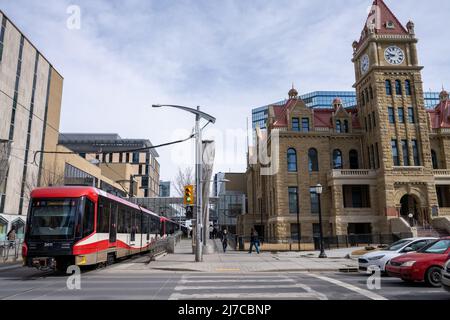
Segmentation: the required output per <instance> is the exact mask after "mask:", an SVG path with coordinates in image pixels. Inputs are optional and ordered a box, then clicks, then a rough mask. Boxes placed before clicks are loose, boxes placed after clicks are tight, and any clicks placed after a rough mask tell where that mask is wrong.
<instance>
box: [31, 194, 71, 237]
mask: <svg viewBox="0 0 450 320" xmlns="http://www.w3.org/2000/svg"><path fill="white" fill-rule="evenodd" d="M79 202H80V201H79V200H78V199H52V200H33V203H32V207H31V216H30V219H31V220H30V221H31V230H30V236H31V237H33V238H39V237H44V238H55V239H61V238H62V239H71V238H73V236H74V231H75V221H76V217H77V213H78V212H79Z"/></svg>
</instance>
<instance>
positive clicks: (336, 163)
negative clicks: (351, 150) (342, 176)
mask: <svg viewBox="0 0 450 320" xmlns="http://www.w3.org/2000/svg"><path fill="white" fill-rule="evenodd" d="M343 168H344V163H343V161H342V152H341V150H338V149H337V150H334V151H333V169H343Z"/></svg>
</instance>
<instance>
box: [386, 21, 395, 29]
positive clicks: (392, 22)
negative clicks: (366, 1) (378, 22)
mask: <svg viewBox="0 0 450 320" xmlns="http://www.w3.org/2000/svg"><path fill="white" fill-rule="evenodd" d="M386 29H395V24H394V21H388V22H386Z"/></svg>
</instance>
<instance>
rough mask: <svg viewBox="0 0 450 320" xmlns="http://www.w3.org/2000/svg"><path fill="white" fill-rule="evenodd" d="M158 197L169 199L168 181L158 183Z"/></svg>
mask: <svg viewBox="0 0 450 320" xmlns="http://www.w3.org/2000/svg"><path fill="white" fill-rule="evenodd" d="M159 196H160V197H161V198H168V197H170V181H160V182H159Z"/></svg>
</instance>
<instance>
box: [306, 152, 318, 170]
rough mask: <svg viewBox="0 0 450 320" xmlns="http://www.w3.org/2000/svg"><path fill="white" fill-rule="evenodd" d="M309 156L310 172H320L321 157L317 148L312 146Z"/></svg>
mask: <svg viewBox="0 0 450 320" xmlns="http://www.w3.org/2000/svg"><path fill="white" fill-rule="evenodd" d="M308 158H309V164H308V167H309V172H318V171H319V159H318V156H317V150H316V149H314V148H312V149H309V152H308Z"/></svg>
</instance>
